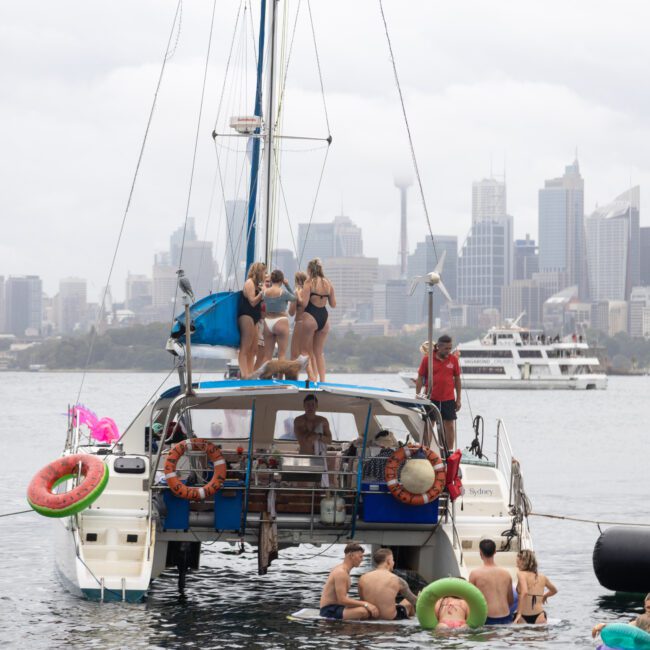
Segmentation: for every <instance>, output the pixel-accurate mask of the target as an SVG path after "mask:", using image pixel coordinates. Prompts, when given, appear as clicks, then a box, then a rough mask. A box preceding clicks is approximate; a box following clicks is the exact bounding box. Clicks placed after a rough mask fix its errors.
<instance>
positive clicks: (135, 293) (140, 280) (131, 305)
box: [125, 273, 153, 314]
mask: <svg viewBox="0 0 650 650" xmlns="http://www.w3.org/2000/svg"><path fill="white" fill-rule="evenodd" d="M152 293H153V282H152V281H151V278H150V277H148V276H146V275H135V274H132V273H129V274H128V275H127V276H126V294H125V295H126V300H125V307H126V308H127V309H130V310H131V311H133V312H135V313H136V314H137V313H138V312H140V311H142V310H143V309H144V308H145V307H149V306H150V305H151V300H152Z"/></svg>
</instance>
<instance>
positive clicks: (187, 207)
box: [171, 0, 217, 327]
mask: <svg viewBox="0 0 650 650" xmlns="http://www.w3.org/2000/svg"><path fill="white" fill-rule="evenodd" d="M216 11H217V0H212V19H211V20H210V34H209V36H208V50H207V52H206V55H205V68H204V70H203V85H202V87H201V101H200V103H199V115H198V118H197V121H196V133H195V136H194V151H193V153H192V168H191V171H190V182H189V187H188V190H187V202H186V204H185V221H184V222H183V237H182V238H181V251H180V254H179V256H178V268H179V269H181V268H183V251H184V248H185V236H186V234H187V220H188V218H189V214H190V203H191V201H192V187H193V185H194V171H195V169H196V154H197V151H198V147H199V133H200V130H201V118H202V116H203V100H204V98H205V86H206V82H207V77H208V64H209V62H210V49H211V47H212V34H213V33H214V16H215V14H216ZM177 297H178V285H177V286H176V291H174V304H173V307H172V315H171V320H172V322H173V321H174V314H175V313H176V299H177ZM188 327H189V325H188Z"/></svg>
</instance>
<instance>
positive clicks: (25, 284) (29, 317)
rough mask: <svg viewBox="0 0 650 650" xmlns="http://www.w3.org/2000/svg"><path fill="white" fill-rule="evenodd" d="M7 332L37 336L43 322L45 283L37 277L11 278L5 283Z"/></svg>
mask: <svg viewBox="0 0 650 650" xmlns="http://www.w3.org/2000/svg"><path fill="white" fill-rule="evenodd" d="M5 320H6V327H5V329H6V331H7V332H8V333H9V334H15V335H16V336H37V335H38V334H40V331H41V322H42V320H43V283H42V282H41V279H40V278H39V277H38V276H37V275H26V276H20V277H12V276H9V277H8V278H7V280H6V282H5Z"/></svg>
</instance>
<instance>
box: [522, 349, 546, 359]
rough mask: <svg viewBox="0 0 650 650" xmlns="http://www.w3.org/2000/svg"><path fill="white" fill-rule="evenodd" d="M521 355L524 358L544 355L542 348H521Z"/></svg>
mask: <svg viewBox="0 0 650 650" xmlns="http://www.w3.org/2000/svg"><path fill="white" fill-rule="evenodd" d="M519 356H520V357H521V358H522V359H540V358H541V357H542V351H541V350H519Z"/></svg>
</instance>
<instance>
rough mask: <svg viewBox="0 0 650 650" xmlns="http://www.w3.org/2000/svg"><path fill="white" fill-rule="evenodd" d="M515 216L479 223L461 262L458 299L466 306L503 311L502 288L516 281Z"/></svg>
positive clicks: (463, 252)
mask: <svg viewBox="0 0 650 650" xmlns="http://www.w3.org/2000/svg"><path fill="white" fill-rule="evenodd" d="M512 221H513V219H512V217H511V216H503V217H500V218H495V219H492V220H489V221H488V220H484V221H477V222H475V223H474V224H473V225H472V228H471V230H470V233H469V235H468V236H467V239H466V240H465V243H464V244H463V247H462V250H461V252H460V257H459V260H458V279H459V284H458V299H459V301H460V302H461V303H462V304H464V305H480V306H482V307H494V308H495V309H500V308H501V289H502V288H503V287H505V286H507V285H509V284H510V283H511V282H512V275H513V269H512V266H513V264H512V258H513V248H512Z"/></svg>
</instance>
